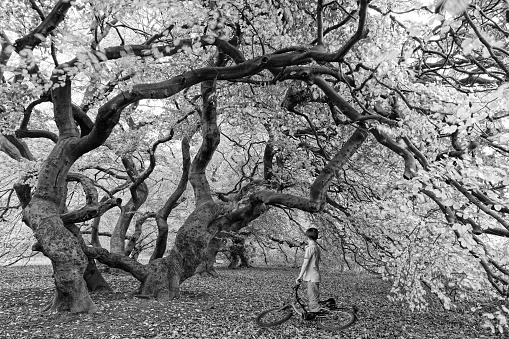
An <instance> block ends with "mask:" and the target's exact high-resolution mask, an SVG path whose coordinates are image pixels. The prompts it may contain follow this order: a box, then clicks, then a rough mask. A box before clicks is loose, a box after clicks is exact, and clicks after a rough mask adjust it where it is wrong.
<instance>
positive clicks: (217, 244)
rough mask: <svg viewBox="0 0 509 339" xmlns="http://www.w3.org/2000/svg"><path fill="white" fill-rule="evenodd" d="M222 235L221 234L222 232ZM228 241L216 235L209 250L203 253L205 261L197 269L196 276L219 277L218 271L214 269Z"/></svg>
mask: <svg viewBox="0 0 509 339" xmlns="http://www.w3.org/2000/svg"><path fill="white" fill-rule="evenodd" d="M220 233H221V232H220ZM225 243H226V241H225V238H222V237H221V235H220V234H218V235H216V236H215V237H214V238H212V240H211V241H210V242H209V245H208V246H207V248H206V249H205V250H204V251H203V260H202V262H201V263H200V265H198V267H197V268H196V274H199V275H201V276H204V275H211V276H213V277H218V276H219V274H218V273H217V271H216V269H215V268H214V264H215V263H216V257H217V254H218V253H219V251H220V250H221V248H222V247H224V245H225Z"/></svg>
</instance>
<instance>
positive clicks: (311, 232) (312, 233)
mask: <svg viewBox="0 0 509 339" xmlns="http://www.w3.org/2000/svg"><path fill="white" fill-rule="evenodd" d="M306 237H308V238H309V239H311V240H314V241H316V239H318V230H317V229H316V228H314V227H311V228H308V229H307V230H306Z"/></svg>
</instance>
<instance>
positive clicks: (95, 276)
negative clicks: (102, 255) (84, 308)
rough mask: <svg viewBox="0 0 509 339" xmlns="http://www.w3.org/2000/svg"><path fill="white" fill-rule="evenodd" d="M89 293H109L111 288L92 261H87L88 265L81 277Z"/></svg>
mask: <svg viewBox="0 0 509 339" xmlns="http://www.w3.org/2000/svg"><path fill="white" fill-rule="evenodd" d="M83 278H84V279H85V282H86V284H87V288H88V291H89V292H98V291H111V287H110V285H109V284H108V282H107V281H106V280H104V277H103V276H102V274H101V271H99V269H98V268H97V265H96V264H95V260H94V259H88V265H87V268H86V269H85V273H84V275H83Z"/></svg>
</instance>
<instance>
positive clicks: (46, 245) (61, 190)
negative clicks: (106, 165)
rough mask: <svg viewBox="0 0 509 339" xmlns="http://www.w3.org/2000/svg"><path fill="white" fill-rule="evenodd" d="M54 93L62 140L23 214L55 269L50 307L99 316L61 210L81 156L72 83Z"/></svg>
mask: <svg viewBox="0 0 509 339" xmlns="http://www.w3.org/2000/svg"><path fill="white" fill-rule="evenodd" d="M52 80H53V81H54V82H58V83H59V86H55V87H54V88H53V89H52V99H53V106H54V118H55V123H56V124H57V127H58V131H59V138H58V141H57V143H56V145H55V146H54V148H53V149H52V150H51V152H50V154H49V155H48V157H47V158H46V161H45V162H44V163H43V165H42V166H41V170H40V172H39V178H38V181H37V188H36V189H35V192H34V196H33V197H32V200H31V201H30V203H29V204H28V206H27V207H26V208H25V209H24V210H23V220H24V221H25V223H26V224H27V225H28V227H30V228H31V229H32V231H33V233H34V236H35V238H36V239H37V241H38V243H39V245H40V248H41V251H42V253H43V254H44V255H46V256H47V257H48V258H49V259H50V260H51V264H52V266H53V277H54V280H55V297H54V299H53V303H52V304H51V305H50V306H49V307H48V309H49V310H52V311H64V310H69V311H71V312H73V313H77V312H96V311H97V307H96V305H95V304H94V302H93V301H92V299H90V296H89V294H88V289H87V285H86V283H85V280H84V279H83V274H84V273H85V269H86V267H87V265H88V258H87V256H86V255H85V253H84V252H83V249H82V248H81V245H80V243H79V241H78V238H76V237H75V236H74V235H73V234H72V233H71V232H69V231H68V230H67V229H66V228H65V226H64V223H63V221H62V219H61V218H60V213H61V207H62V205H63V204H65V199H66V190H67V174H68V173H69V169H70V168H71V166H72V165H73V163H74V162H75V161H76V159H77V158H78V157H79V156H80V155H81V154H77V153H78V152H76V143H77V142H78V140H79V139H78V137H79V136H78V133H77V129H76V124H75V123H74V120H73V118H72V110H71V105H72V103H71V83H70V80H69V79H66V80H65V82H63V83H60V80H58V79H55V78H52Z"/></svg>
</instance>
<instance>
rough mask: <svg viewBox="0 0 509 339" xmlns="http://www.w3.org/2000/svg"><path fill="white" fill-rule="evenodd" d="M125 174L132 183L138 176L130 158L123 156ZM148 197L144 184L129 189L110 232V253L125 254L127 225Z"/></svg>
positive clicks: (146, 187)
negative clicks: (128, 195) (127, 196)
mask: <svg viewBox="0 0 509 339" xmlns="http://www.w3.org/2000/svg"><path fill="white" fill-rule="evenodd" d="M122 163H123V164H124V166H125V168H126V170H127V173H128V174H129V177H130V178H131V180H132V181H135V179H136V177H137V176H138V171H137V170H136V167H135V165H134V162H133V161H132V158H131V157H128V156H125V157H123V158H122ZM147 197H148V186H147V184H145V182H141V183H140V184H139V185H138V186H137V187H131V198H130V199H129V201H128V202H127V204H125V205H124V206H122V207H121V208H120V216H119V217H118V221H117V224H116V225H115V228H114V229H113V232H111V238H110V251H111V253H115V254H124V253H125V237H126V234H127V230H128V229H129V225H130V224H131V221H132V220H133V217H134V214H135V212H136V211H138V209H139V208H140V207H141V205H143V203H144V202H145V201H146V200H147Z"/></svg>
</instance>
